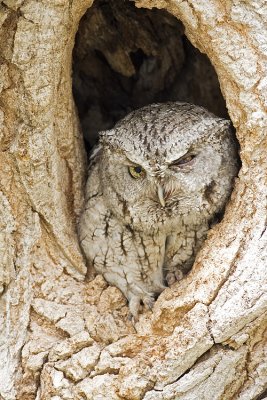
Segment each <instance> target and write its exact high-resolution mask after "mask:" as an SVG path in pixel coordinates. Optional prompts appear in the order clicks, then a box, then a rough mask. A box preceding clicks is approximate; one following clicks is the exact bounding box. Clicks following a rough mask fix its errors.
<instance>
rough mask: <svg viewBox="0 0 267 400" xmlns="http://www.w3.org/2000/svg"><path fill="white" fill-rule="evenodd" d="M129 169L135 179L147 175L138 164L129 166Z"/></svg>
mask: <svg viewBox="0 0 267 400" xmlns="http://www.w3.org/2000/svg"><path fill="white" fill-rule="evenodd" d="M128 171H129V174H130V175H131V176H132V177H133V178H135V179H138V178H142V177H144V175H145V170H144V169H143V168H142V167H141V166H140V165H136V167H129V168H128Z"/></svg>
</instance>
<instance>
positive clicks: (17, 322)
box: [0, 0, 267, 400]
mask: <svg viewBox="0 0 267 400" xmlns="http://www.w3.org/2000/svg"><path fill="white" fill-rule="evenodd" d="M91 5H92V1H91V0H72V1H70V0H69V1H67V0H47V1H39V0H24V1H23V0H4V1H2V3H1V5H0V25H1V28H0V35H1V40H0V54H1V56H0V71H1V73H0V92H1V94H0V119H1V130H0V140H1V152H0V158H1V160H0V162H1V170H0V189H1V191H0V226H1V231H0V252H1V278H0V283H1V290H2V296H1V299H0V313H1V314H0V315H1V325H0V369H1V371H0V396H1V398H2V399H5V400H13V399H19V400H24V399H25V400H26V399H27V400H30V399H36V400H37V399H38V400H39V399H40V400H46V399H47V400H48V399H51V400H60V399H75V400H76V399H78V400H79V399H112V400H121V399H127V400H139V399H145V400H154V399H155V400H156V399H157V400H158V399H160V400H167V399H168V400H171V399H173V400H174V399H183V400H185V399H186V400H189V399H190V400H191V399H192V400H193V399H205V400H206V399H207V400H208V399H211V400H214V399H242V400H252V399H263V398H264V397H266V396H267V394H266V392H265V391H266V388H267V354H266V353H267V346H266V343H267V337H266V326H267V295H266V289H265V288H266V283H267V282H266V265H267V230H266V228H267V221H266V215H267V210H266V208H267V173H266V172H267V162H266V148H267V139H266V129H267V118H266V108H267V96H266V93H267V79H266V72H267V71H266V65H267V44H266V34H267V32H266V25H267V6H266V2H265V1H264V0H257V1H256V0H251V1H249V2H248V1H242V0H236V1H234V0H223V1H221V0H212V1H210V2H208V3H207V1H205V0H198V1H191V0H183V1H181V0H171V1H165V0H155V1H152V0H151V1H150V0H137V1H136V6H137V7H146V8H152V7H157V8H165V9H166V10H168V11H169V12H170V13H171V14H173V15H174V16H175V17H177V18H178V19H180V20H181V21H182V23H183V24H184V26H185V32H186V35H187V37H188V39H189V40H190V41H191V42H192V43H193V45H195V46H196V47H197V48H198V49H199V50H200V51H202V52H204V53H206V54H207V55H208V57H209V59H210V61H211V63H212V64H213V66H214V67H215V69H216V72H217V74H218V77H219V81H220V85H221V89H222V92H223V95H224V97H225V99H226V104H227V107H228V112H229V115H230V117H231V119H232V121H233V123H234V125H235V127H236V129H237V137H238V139H239V142H240V146H241V153H240V155H241V161H242V168H241V170H240V173H239V177H238V178H237V180H236V185H235V189H234V192H233V195H232V199H231V201H230V203H229V205H228V207H227V209H226V213H225V216H224V218H223V221H222V222H221V223H220V224H218V225H216V226H215V227H214V229H213V230H212V231H211V232H210V235H209V237H208V239H207V241H206V244H205V246H204V248H203V249H202V251H201V252H200V253H199V255H198V257H197V260H196V262H195V265H194V267H193V270H192V271H191V273H190V274H189V275H188V276H187V277H186V278H185V279H184V280H182V281H181V282H180V283H178V284H177V285H176V286H175V287H174V288H173V289H167V290H165V291H164V292H163V294H162V295H161V296H160V298H159V299H158V301H157V303H156V305H155V307H154V309H153V312H146V313H144V314H143V315H142V316H141V317H140V320H139V322H138V323H137V324H136V325H135V326H133V325H132V323H131V322H130V321H129V320H128V310H127V304H126V301H125V299H124V298H123V296H122V294H121V293H120V292H119V290H118V289H116V288H113V287H108V286H107V284H106V283H105V281H104V280H103V278H102V277H101V276H98V277H96V278H95V279H94V280H91V281H90V280H89V279H88V277H87V276H86V266H85V263H84V259H83V256H82V254H81V251H80V248H79V245H78V240H77V235H76V221H77V217H78V215H79V212H80V209H81V207H82V203H83V187H84V180H85V170H86V161H85V152H84V148H83V142H82V138H81V134H80V130H79V124H78V120H77V116H76V113H75V109H74V103H73V100H72V87H71V62H72V49H73V46H74V38H75V34H76V32H77V29H78V24H79V21H80V19H81V17H82V16H83V15H84V13H85V12H86V10H87V9H88V8H89V7H90V6H91Z"/></svg>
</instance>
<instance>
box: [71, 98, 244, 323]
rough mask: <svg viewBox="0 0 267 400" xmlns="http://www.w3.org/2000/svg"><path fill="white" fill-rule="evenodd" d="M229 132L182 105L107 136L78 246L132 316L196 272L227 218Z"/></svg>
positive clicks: (149, 112) (128, 122) (139, 114)
mask: <svg viewBox="0 0 267 400" xmlns="http://www.w3.org/2000/svg"><path fill="white" fill-rule="evenodd" d="M229 126H230V123H229V121H227V120H224V119H221V118H217V117H215V116H214V115H213V114H211V113H210V112H208V111H207V110H205V109H204V108H202V107H198V106H195V105H192V104H187V103H177V102H176V103H166V104H153V105H149V106H146V107H144V108H142V109H140V110H137V111H134V112H132V113H130V114H129V115H128V116H126V117H125V118H124V119H123V120H121V121H120V122H118V123H117V124H116V126H115V127H114V128H113V129H112V130H110V131H106V132H102V133H101V135H100V144H99V146H98V147H96V148H95V150H94V151H93V153H92V156H91V164H90V167H89V178H88V182H87V186H86V204H85V210H84V212H83V214H82V216H81V220H80V224H79V235H80V241H81V245H82V247H83V249H84V252H85V255H86V257H87V259H88V260H89V262H90V263H91V264H92V265H93V266H94V267H95V269H96V271H97V272H99V273H101V274H102V275H103V276H104V277H105V279H106V280H107V281H108V282H109V283H110V284H112V285H115V286H117V287H118V288H119V289H120V290H121V291H122V292H123V293H124V295H125V296H126V297H127V298H128V300H129V306H130V311H131V313H132V314H133V315H134V316H137V314H138V310H139V306H140V302H143V303H144V304H145V305H147V306H149V307H151V306H152V304H153V301H154V296H155V294H158V293H160V292H161V291H162V290H163V289H164V288H165V282H167V283H168V284H171V283H173V282H174V281H175V280H177V279H180V278H181V277H182V276H183V273H185V272H187V271H188V270H189V269H190V267H191V266H192V264H193V261H194V258H195V255H196V252H197V251H198V249H199V248H200V246H201V244H202V243H203V240H204V239H205V237H206V233H207V231H208V229H209V226H210V223H211V222H212V220H213V219H214V216H215V215H216V214H217V213H218V212H219V211H221V210H222V209H223V207H224V205H225V202H226V200H227V198H228V197H229V194H230V191H231V187H232V181H233V177H234V176H235V175H236V173H237V162H236V158H237V157H236V148H235V144H234V141H233V138H232V133H231V130H230V128H229ZM141 167H142V168H141ZM133 169H134V170H133ZM141 169H142V172H141V173H140V170H141ZM131 173H134V176H135V175H138V177H137V178H136V177H133V175H131Z"/></svg>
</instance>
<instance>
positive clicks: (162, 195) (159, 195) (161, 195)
mask: <svg viewBox="0 0 267 400" xmlns="http://www.w3.org/2000/svg"><path fill="white" fill-rule="evenodd" d="M158 198H159V201H160V204H161V205H162V207H165V200H164V191H163V187H162V186H161V185H158Z"/></svg>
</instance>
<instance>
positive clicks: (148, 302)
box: [143, 297, 155, 310]
mask: <svg viewBox="0 0 267 400" xmlns="http://www.w3.org/2000/svg"><path fill="white" fill-rule="evenodd" d="M143 303H144V306H145V307H146V308H148V309H149V310H152V308H153V306H154V304H155V299H154V298H153V297H146V298H144V299H143Z"/></svg>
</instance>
